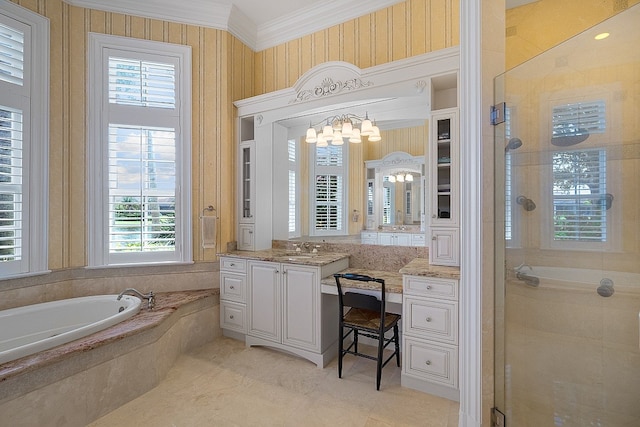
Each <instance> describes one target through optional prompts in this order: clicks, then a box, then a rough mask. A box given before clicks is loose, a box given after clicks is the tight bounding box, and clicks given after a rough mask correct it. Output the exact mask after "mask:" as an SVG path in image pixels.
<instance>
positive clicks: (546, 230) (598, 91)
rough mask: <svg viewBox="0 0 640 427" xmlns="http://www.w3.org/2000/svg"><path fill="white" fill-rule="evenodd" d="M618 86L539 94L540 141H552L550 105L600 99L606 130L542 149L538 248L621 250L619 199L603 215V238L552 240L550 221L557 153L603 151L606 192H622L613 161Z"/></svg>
mask: <svg viewBox="0 0 640 427" xmlns="http://www.w3.org/2000/svg"><path fill="white" fill-rule="evenodd" d="M618 90H619V88H618V87H617V85H616V84H612V85H602V86H597V87H592V88H588V90H587V89H580V90H569V91H563V92H559V93H553V94H548V93H547V94H543V97H542V99H541V103H540V105H541V108H542V109H543V111H541V114H544V115H543V117H546V118H547V119H546V120H543V121H541V123H540V126H541V129H540V135H542V138H541V140H543V141H545V140H546V141H549V144H551V141H552V131H553V125H554V122H553V112H554V108H555V107H557V106H560V105H570V104H579V103H591V102H595V100H604V120H605V126H606V131H605V132H598V133H593V134H591V135H590V136H589V137H588V138H587V139H586V140H584V141H583V142H580V143H579V144H577V145H573V146H569V147H562V146H558V147H556V146H552V147H553V148H552V149H549V150H547V151H545V152H544V157H543V158H541V160H542V162H543V163H542V165H543V166H544V173H542V174H541V176H542V178H541V182H540V185H541V189H542V191H541V200H542V206H540V208H542V209H544V210H546V212H547V213H546V214H544V215H542V219H541V230H543V231H542V233H541V235H542V236H541V248H543V249H552V250H565V251H584V252H601V251H612V252H618V251H621V250H622V248H621V244H622V226H621V224H620V221H621V204H620V201H619V200H620V199H619V198H618V201H616V200H614V201H613V205H612V209H609V211H608V212H607V214H606V235H607V239H606V241H597V242H594V241H579V240H578V241H575V240H556V239H555V221H554V214H553V213H554V194H553V187H554V174H553V157H554V154H555V153H558V152H570V151H575V152H581V151H593V150H603V151H604V156H605V159H606V160H605V163H604V165H603V166H604V168H605V170H606V178H605V180H606V182H605V185H606V193H611V194H614V195H615V194H620V192H621V191H622V189H623V188H622V185H621V181H620V180H621V176H620V171H621V168H620V167H616V164H615V162H616V161H618V160H620V158H619V155H617V154H616V153H617V152H618V151H619V147H617V146H616V145H615V141H620V138H621V135H620V129H621V125H620V122H619V120H620V117H621V114H620V113H621V111H620V109H621V106H620V103H619V102H614V96H613V94H615V93H616V92H617V91H618Z"/></svg>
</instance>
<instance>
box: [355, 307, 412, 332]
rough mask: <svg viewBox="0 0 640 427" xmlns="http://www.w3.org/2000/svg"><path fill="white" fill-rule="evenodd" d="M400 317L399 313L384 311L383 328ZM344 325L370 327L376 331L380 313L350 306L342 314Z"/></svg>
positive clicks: (391, 324) (378, 325)
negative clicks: (346, 311) (347, 310)
mask: <svg viewBox="0 0 640 427" xmlns="http://www.w3.org/2000/svg"><path fill="white" fill-rule="evenodd" d="M399 319H400V315H399V314H392V313H385V314H384V325H385V328H384V329H385V330H386V329H387V328H389V327H391V326H393V325H394V323H396V322H397V321H398V320H399ZM344 324H345V326H349V325H353V326H357V327H359V328H366V329H371V330H373V331H377V330H379V329H380V313H379V312H377V311H373V310H366V309H364V308H352V309H350V310H349V312H348V313H347V314H345V315H344Z"/></svg>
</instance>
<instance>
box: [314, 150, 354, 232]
mask: <svg viewBox="0 0 640 427" xmlns="http://www.w3.org/2000/svg"><path fill="white" fill-rule="evenodd" d="M347 147H348V146H347V145H328V146H326V147H323V146H317V145H316V146H315V150H311V155H312V157H313V158H312V161H311V164H312V165H313V175H312V178H313V179H312V180H311V182H312V187H311V193H312V197H311V200H314V207H313V209H312V215H311V227H310V229H311V233H312V235H314V236H324V235H327V236H336V235H344V234H347V222H346V218H347V215H346V212H345V209H346V206H347V201H346V188H347V185H348V182H347V181H348V173H347V172H348V171H347V165H348V161H347V156H348V150H347Z"/></svg>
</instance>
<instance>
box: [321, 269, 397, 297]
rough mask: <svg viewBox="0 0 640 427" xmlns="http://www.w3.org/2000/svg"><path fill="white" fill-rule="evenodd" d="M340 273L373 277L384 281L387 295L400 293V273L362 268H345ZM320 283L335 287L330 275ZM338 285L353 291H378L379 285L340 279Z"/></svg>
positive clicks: (334, 280) (334, 281) (333, 279)
mask: <svg viewBox="0 0 640 427" xmlns="http://www.w3.org/2000/svg"><path fill="white" fill-rule="evenodd" d="M340 273H341V274H346V273H351V274H363V275H365V276H369V277H375V278H376V279H384V287H385V291H386V292H387V293H389V292H390V293H393V294H401V293H402V275H401V274H400V273H396V272H393V271H376V270H367V269H362V268H347V269H346V270H342V271H341V272H340ZM320 283H321V284H323V285H332V286H336V279H335V278H334V277H333V275H331V276H328V277H325V278H323V279H322V280H321V281H320ZM340 284H341V285H342V286H344V287H347V288H353V289H371V290H380V284H379V283H378V282H360V281H358V280H346V279H341V280H340Z"/></svg>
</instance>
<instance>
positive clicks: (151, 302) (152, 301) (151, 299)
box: [116, 288, 156, 310]
mask: <svg viewBox="0 0 640 427" xmlns="http://www.w3.org/2000/svg"><path fill="white" fill-rule="evenodd" d="M124 294H129V295H133V296H136V297H138V298H141V299H146V300H147V310H152V309H153V307H155V305H156V296H155V295H154V294H153V291H149V293H148V294H146V295H145V294H143V293H141V292H140V291H138V290H137V289H133V288H127V289H125V290H124V291H122V292H120V295H118V298H116V300H118V301H120V299H122V296H123V295H124Z"/></svg>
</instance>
